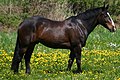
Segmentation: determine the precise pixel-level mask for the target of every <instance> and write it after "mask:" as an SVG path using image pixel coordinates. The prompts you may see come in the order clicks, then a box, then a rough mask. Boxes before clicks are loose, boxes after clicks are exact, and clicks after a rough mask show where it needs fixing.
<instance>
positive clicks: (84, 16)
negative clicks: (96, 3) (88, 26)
mask: <svg viewBox="0 0 120 80" xmlns="http://www.w3.org/2000/svg"><path fill="white" fill-rule="evenodd" d="M101 11H102V7H99V8H95V9H88V10H86V11H85V12H83V13H80V14H78V15H77V16H76V17H78V18H79V19H83V20H86V19H89V18H92V17H93V16H97V15H98V14H99V13H100V12H101Z"/></svg>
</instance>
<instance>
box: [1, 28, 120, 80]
mask: <svg viewBox="0 0 120 80" xmlns="http://www.w3.org/2000/svg"><path fill="white" fill-rule="evenodd" d="M15 41H16V32H9V33H6V32H0V80H120V30H117V32H115V33H110V32H109V31H108V30H106V29H104V28H101V27H98V28H96V29H95V30H94V31H93V32H92V33H91V34H90V36H89V37H88V40H87V43H86V46H85V47H84V48H83V52H82V70H83V73H81V74H73V72H72V71H73V70H76V63H75V62H74V64H73V67H72V71H66V68H67V62H68V59H69V53H70V52H69V50H61V49H51V48H47V47H45V46H43V45H41V44H38V45H36V47H35V49H34V53H33V55H32V58H31V74H30V75H26V74H25V65H24V69H23V70H20V71H19V74H13V72H12V71H11V70H10V65H11V60H12V56H13V52H14V47H15ZM23 62H24V61H23Z"/></svg>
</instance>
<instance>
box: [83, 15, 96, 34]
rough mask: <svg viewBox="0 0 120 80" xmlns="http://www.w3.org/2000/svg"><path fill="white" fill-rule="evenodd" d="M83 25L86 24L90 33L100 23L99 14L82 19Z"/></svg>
mask: <svg viewBox="0 0 120 80" xmlns="http://www.w3.org/2000/svg"><path fill="white" fill-rule="evenodd" d="M82 21H83V25H85V28H86V29H87V31H88V35H89V34H90V33H91V32H92V31H93V30H94V28H95V27H96V26H97V25H98V22H97V16H95V17H92V18H89V19H87V20H82Z"/></svg>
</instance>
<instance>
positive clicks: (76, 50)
mask: <svg viewBox="0 0 120 80" xmlns="http://www.w3.org/2000/svg"><path fill="white" fill-rule="evenodd" d="M81 51H82V47H81V45H79V46H77V47H76V48H75V52H76V53H75V54H76V55H75V56H76V63H77V70H76V71H75V73H81V72H82V69H81Z"/></svg>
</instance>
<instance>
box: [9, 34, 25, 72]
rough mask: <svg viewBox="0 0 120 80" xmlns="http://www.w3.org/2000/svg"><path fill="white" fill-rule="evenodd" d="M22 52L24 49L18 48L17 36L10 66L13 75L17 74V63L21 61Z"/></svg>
mask: <svg viewBox="0 0 120 80" xmlns="http://www.w3.org/2000/svg"><path fill="white" fill-rule="evenodd" d="M24 52H25V48H22V47H21V46H20V43H19V36H18V37H17V41H16V46H15V51H14V56H13V59H12V65H11V70H14V72H15V73H16V72H18V68H19V63H20V62H21V60H22V57H23V55H24Z"/></svg>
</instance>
